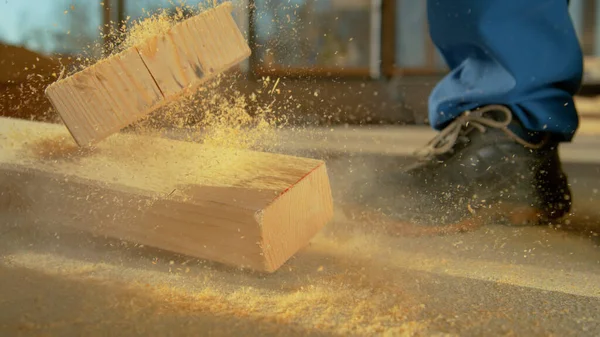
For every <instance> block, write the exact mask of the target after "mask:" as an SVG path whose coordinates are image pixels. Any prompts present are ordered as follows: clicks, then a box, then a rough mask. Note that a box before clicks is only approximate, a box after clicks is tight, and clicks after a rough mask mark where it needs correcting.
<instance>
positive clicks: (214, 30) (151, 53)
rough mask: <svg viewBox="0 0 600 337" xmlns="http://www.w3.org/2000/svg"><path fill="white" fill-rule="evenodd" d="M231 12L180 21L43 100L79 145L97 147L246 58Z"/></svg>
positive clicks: (60, 84) (56, 86)
mask: <svg viewBox="0 0 600 337" xmlns="http://www.w3.org/2000/svg"><path fill="white" fill-rule="evenodd" d="M231 11H232V6H231V3H229V2H227V3H224V4H222V5H219V6H217V7H216V8H214V9H211V10H208V11H206V12H203V13H201V14H199V15H197V16H195V17H192V18H190V19H188V20H185V21H183V22H180V23H178V24H176V25H175V26H173V27H172V28H171V29H170V30H169V31H168V32H167V33H165V34H162V35H159V36H155V37H153V38H150V39H148V40H146V41H144V42H143V43H141V44H140V45H137V46H134V47H131V48H129V49H127V50H125V51H123V52H121V53H119V54H117V55H115V56H112V57H109V58H107V59H105V60H103V61H101V62H99V63H98V64H96V65H93V66H91V67H89V68H86V69H84V70H82V71H81V72H79V73H76V74H74V75H73V76H70V77H67V78H66V79H63V80H60V81H57V82H55V83H53V84H52V85H50V86H48V88H47V89H46V95H47V96H48V98H49V99H50V101H51V102H52V105H53V106H54V107H55V108H56V110H57V111H58V113H59V114H60V116H61V117H62V119H63V121H64V123H65V125H66V126H67V128H68V129H69V131H70V132H71V135H72V136H73V138H74V139H75V141H76V142H77V143H78V144H79V145H81V146H87V145H91V144H94V143H97V142H98V141H100V140H102V139H104V138H106V137H108V136H110V135H111V134H113V133H115V132H117V131H118V130H120V129H122V128H124V127H126V126H127V125H129V124H131V123H133V122H135V121H137V120H139V119H141V118H142V117H144V116H146V115H148V114H149V113H150V112H152V111H154V110H156V109H158V108H159V107H161V106H163V105H165V104H167V103H169V102H170V101H172V100H174V99H176V98H178V97H179V96H181V95H183V94H185V93H189V92H190V91H193V90H195V89H197V88H198V86H200V85H201V84H203V83H204V82H206V81H207V80H208V79H210V78H212V77H214V76H216V75H217V74H219V73H221V72H223V71H225V70H227V69H229V68H231V67H232V66H234V65H235V64H237V63H239V62H240V61H242V60H244V59H245V58H247V57H248V56H249V55H250V49H249V48H248V45H247V44H246V42H245V40H244V37H243V36H242V33H241V32H240V31H239V29H238V27H237V25H236V23H235V21H234V20H233V18H232V16H231ZM157 95H158V96H157Z"/></svg>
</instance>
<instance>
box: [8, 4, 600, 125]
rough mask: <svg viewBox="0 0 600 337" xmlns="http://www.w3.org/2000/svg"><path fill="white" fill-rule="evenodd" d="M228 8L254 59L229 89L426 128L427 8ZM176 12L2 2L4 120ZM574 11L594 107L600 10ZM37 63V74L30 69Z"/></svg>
mask: <svg viewBox="0 0 600 337" xmlns="http://www.w3.org/2000/svg"><path fill="white" fill-rule="evenodd" d="M205 1H206V0H188V1H185V3H187V4H188V5H197V4H199V3H202V2H205ZM210 2H211V3H212V2H213V1H212V0H210ZM216 2H222V1H216ZM233 3H234V6H235V8H236V9H235V18H236V20H237V22H238V24H239V26H240V28H241V29H242V31H243V32H244V34H245V35H246V37H247V39H248V40H249V42H250V45H251V48H252V50H253V54H252V57H251V58H250V59H249V60H248V61H246V62H244V63H242V64H241V65H240V66H239V67H237V68H236V69H234V70H233V72H235V73H236V74H237V75H239V76H237V77H236V81H235V83H234V85H235V86H236V87H238V88H239V89H240V90H241V91H248V92H252V91H255V90H256V88H257V87H258V86H259V84H258V83H257V82H258V81H260V79H262V78H264V77H266V76H269V77H271V78H282V79H285V85H286V89H287V90H288V91H289V92H293V93H294V98H295V99H296V100H297V101H301V102H302V103H303V104H301V106H297V107H295V108H294V109H292V110H294V111H289V110H290V109H289V106H286V105H282V106H281V107H280V108H282V109H287V110H288V111H286V113H289V114H294V115H296V116H297V117H299V118H300V119H301V120H302V121H303V122H307V121H308V122H315V123H321V124H322V123H362V124H372V123H376V124H382V123H383V124H390V123H392V124H396V123H399V124H424V123H426V122H427V120H426V119H427V116H426V104H427V95H428V94H429V91H430V90H431V88H432V87H433V85H434V84H435V83H436V82H437V81H438V79H439V78H441V77H442V76H443V75H444V74H445V73H446V71H447V69H446V67H445V65H444V63H443V61H442V59H441V57H440V55H439V54H438V53H437V51H436V49H435V47H434V46H433V44H432V43H431V41H430V39H429V36H428V32H427V21H426V1H414V0H234V1H233ZM177 4H179V0H98V1H96V0H93V1H88V0H53V1H46V0H19V1H17V0H4V1H2V2H1V3H0V46H2V48H1V49H0V71H1V73H2V74H1V75H0V85H1V86H2V88H1V89H3V90H4V92H5V93H10V94H5V97H4V98H3V99H2V104H3V108H2V113H3V114H12V115H15V116H20V117H28V118H31V117H33V118H40V117H39V116H42V115H44V113H45V111H47V110H48V109H49V106H48V102H46V101H45V99H44V98H43V97H42V96H40V97H36V95H38V96H39V95H41V91H42V90H41V89H43V87H44V86H45V85H47V83H48V81H52V80H53V78H46V77H44V79H42V77H41V76H37V78H32V76H33V75H32V74H34V73H35V74H36V75H39V74H41V75H44V73H43V72H44V71H46V72H48V73H49V74H51V73H55V69H56V64H57V63H58V62H60V63H63V64H69V63H72V62H73V61H74V59H75V58H76V57H77V56H78V55H81V54H85V56H86V57H92V58H98V57H100V56H101V55H102V53H103V50H102V49H103V46H102V41H103V40H104V42H107V43H108V42H109V41H108V40H110V38H104V37H103V34H102V33H107V32H108V31H109V30H110V28H111V26H114V24H113V23H114V22H121V21H122V20H126V19H129V20H135V19H138V18H141V17H143V16H145V15H146V14H147V13H151V12H153V11H155V10H157V9H159V8H174V7H175V6H176V5H177ZM570 11H571V16H572V18H573V21H574V23H575V27H576V29H577V32H578V34H579V38H580V41H581V44H582V46H583V49H584V52H585V55H586V75H585V85H584V87H583V88H582V90H581V95H585V96H591V97H593V96H594V95H595V94H596V93H600V89H599V88H600V86H599V85H598V83H600V64H598V62H596V57H597V56H600V19H599V18H600V4H599V2H598V1H596V0H572V1H571V6H570ZM44 56H45V57H44ZM69 57H71V58H70V59H69ZM39 58H41V61H40V60H38V59H39ZM34 60H35V68H37V69H35V71H33V70H32V68H33V64H30V63H32V62H33V61H34ZM53 67H54V68H53ZM44 69H47V70H44ZM28 76H29V77H28ZM24 81H26V82H27V85H25V86H23V83H24ZM32 93H34V94H33V95H32ZM24 102H29V103H28V104H25V103H24ZM32 103H33V104H32ZM579 103H580V105H582V114H583V115H595V114H594V111H595V106H596V104H595V100H591V99H587V100H585V99H582V100H580V101H579ZM588 103H589V104H588ZM275 104H284V103H283V102H276V103H275ZM276 108H277V107H276Z"/></svg>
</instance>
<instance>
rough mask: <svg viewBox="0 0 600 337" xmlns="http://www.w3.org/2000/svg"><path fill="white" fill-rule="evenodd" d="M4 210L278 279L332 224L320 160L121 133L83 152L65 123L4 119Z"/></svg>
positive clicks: (0, 183)
mask: <svg viewBox="0 0 600 337" xmlns="http://www.w3.org/2000/svg"><path fill="white" fill-rule="evenodd" d="M0 130H1V133H2V135H3V137H2V138H0V208H1V209H2V211H3V212H15V214H16V215H17V218H19V217H26V218H27V219H29V220H31V217H33V220H34V221H38V222H40V223H56V224H59V225H61V226H70V227H73V228H76V229H80V230H83V231H89V232H91V233H94V234H98V235H106V236H110V237H115V238H119V239H124V240H128V241H131V242H136V243H140V244H145V245H148V246H153V247H157V248H160V249H164V250H168V251H172V252H176V253H182V254H187V255H191V256H195V257H199V258H203V259H208V260H214V261H217V262H221V263H225V264H228V265H233V266H239V267H245V268H251V269H254V270H258V271H265V272H273V271H275V270H277V269H278V268H279V267H280V266H281V265H282V264H283V263H285V261H287V260H288V259H289V258H290V257H291V256H292V255H294V254H295V253H296V252H297V251H298V250H299V249H301V248H302V247H304V246H306V245H307V244H308V242H309V241H310V239H311V238H312V237H313V236H314V235H315V234H316V233H317V232H318V231H319V230H320V229H321V228H322V227H323V226H324V225H325V224H326V223H327V222H328V221H330V219H331V218H332V216H333V206H332V199H331V191H330V186H329V179H328V176H327V170H326V166H325V164H324V163H323V162H322V161H319V160H313V159H306V158H298V157H290V156H284V155H278V154H269V153H261V152H250V151H233V150H224V149H217V148H208V147H204V146H202V145H199V144H196V143H188V142H181V141H174V140H168V139H163V138H154V137H142V136H134V135H127V134H119V135H115V136H114V137H111V138H109V139H107V140H106V141H105V142H102V143H101V144H99V145H98V146H97V147H94V148H81V147H78V146H77V145H76V144H75V143H74V142H73V141H72V139H71V138H70V137H69V134H68V133H67V131H66V130H64V128H63V127H61V126H60V125H54V124H47V123H39V122H30V121H23V120H17V119H7V118H5V119H0Z"/></svg>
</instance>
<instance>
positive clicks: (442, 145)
mask: <svg viewBox="0 0 600 337" xmlns="http://www.w3.org/2000/svg"><path fill="white" fill-rule="evenodd" d="M492 111H493V112H502V113H503V115H504V117H505V118H504V119H503V120H497V119H494V118H492V117H490V116H489V115H487V116H486V115H485V114H486V113H487V112H492ZM512 120H513V117H512V111H511V110H510V109H509V108H507V107H505V106H503V105H488V106H485V107H482V108H479V109H477V110H474V111H470V110H467V111H465V112H464V113H462V114H461V115H460V116H459V117H458V118H456V119H455V120H454V121H452V122H451V123H450V124H449V125H448V126H447V127H445V128H444V129H443V130H442V131H440V132H439V133H438V134H437V135H436V136H435V137H434V138H433V139H432V140H431V141H429V142H428V143H427V144H426V145H425V146H424V147H423V148H421V149H419V150H417V151H416V152H415V155H416V156H418V157H420V158H421V159H424V160H427V159H430V158H432V157H437V156H440V155H444V154H447V153H450V152H452V150H453V149H454V146H455V145H456V143H457V142H458V141H459V140H460V141H468V134H469V133H471V132H473V131H474V130H478V131H479V132H481V133H484V132H485V131H486V130H487V129H488V128H493V129H498V130H501V131H503V132H504V133H506V134H507V135H508V136H509V137H510V138H511V139H513V140H514V141H515V142H517V143H519V144H521V145H523V146H525V147H528V148H531V149H539V148H541V147H542V146H543V145H544V144H545V143H546V141H547V140H548V138H547V137H546V139H544V140H543V141H541V142H540V143H538V144H533V143H530V142H528V141H526V140H524V139H523V138H521V137H519V136H517V135H516V134H515V133H514V132H512V131H511V130H510V129H509V128H508V126H509V125H510V123H511V122H512Z"/></svg>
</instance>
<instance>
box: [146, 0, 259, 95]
mask: <svg viewBox="0 0 600 337" xmlns="http://www.w3.org/2000/svg"><path fill="white" fill-rule="evenodd" d="M217 9H218V10H212V11H207V12H204V13H202V14H199V15H197V16H195V17H192V18H190V19H188V20H185V21H183V22H180V23H178V24H177V25H175V26H173V28H171V30H170V31H169V32H168V33H166V34H163V35H158V36H155V37H152V38H151V39H150V40H148V41H147V42H146V43H144V44H143V45H141V46H139V47H138V50H139V53H140V56H141V57H142V59H143V60H144V63H145V64H146V66H147V67H148V69H149V71H150V73H151V74H152V76H153V77H154V80H155V81H156V83H157V85H158V87H159V88H160V90H161V91H162V93H163V94H164V96H165V98H166V99H167V100H171V99H174V98H176V97H178V96H179V95H180V94H181V93H182V92H183V90H184V89H186V88H189V89H190V90H193V89H195V88H197V87H198V86H199V85H200V84H202V83H204V82H205V81H206V80H207V79H208V78H211V77H214V76H215V75H216V74H218V73H221V72H223V71H224V70H227V69H229V68H230V67H232V66H234V65H236V64H237V63H239V62H240V61H242V60H243V59H245V58H246V57H248V56H249V55H250V48H249V47H248V45H247V44H246V42H245V40H244V37H243V36H242V33H241V32H240V31H239V29H238V28H237V25H236V23H235V21H234V20H233V17H232V16H231V14H229V13H230V12H231V11H232V9H231V5H230V4H229V3H227V4H224V5H222V6H221V7H217ZM213 32H219V34H216V33H213ZM197 37H202V38H197Z"/></svg>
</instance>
